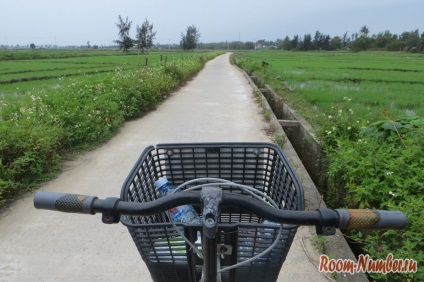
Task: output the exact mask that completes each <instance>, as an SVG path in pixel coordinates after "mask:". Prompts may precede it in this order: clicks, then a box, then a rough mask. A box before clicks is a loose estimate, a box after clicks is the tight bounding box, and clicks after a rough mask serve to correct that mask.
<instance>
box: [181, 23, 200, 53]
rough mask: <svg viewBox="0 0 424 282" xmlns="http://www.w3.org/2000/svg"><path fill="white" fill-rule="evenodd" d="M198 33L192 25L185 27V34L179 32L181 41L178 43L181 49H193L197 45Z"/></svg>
mask: <svg viewBox="0 0 424 282" xmlns="http://www.w3.org/2000/svg"><path fill="white" fill-rule="evenodd" d="M199 38H200V33H199V31H198V30H197V28H196V27H195V26H194V25H192V26H189V27H187V31H186V34H184V33H183V32H182V33H181V42H180V45H181V47H182V48H183V50H193V49H195V48H196V47H197V43H198V42H199Z"/></svg>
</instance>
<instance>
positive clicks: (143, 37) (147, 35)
mask: <svg viewBox="0 0 424 282" xmlns="http://www.w3.org/2000/svg"><path fill="white" fill-rule="evenodd" d="M155 36H156V31H153V24H150V23H149V21H148V20H147V19H146V20H145V21H144V23H143V24H142V25H141V27H140V26H138V25H137V48H138V49H139V50H140V49H141V50H142V51H143V52H144V51H145V50H146V51H147V52H148V51H149V49H150V48H151V47H152V46H153V39H155Z"/></svg>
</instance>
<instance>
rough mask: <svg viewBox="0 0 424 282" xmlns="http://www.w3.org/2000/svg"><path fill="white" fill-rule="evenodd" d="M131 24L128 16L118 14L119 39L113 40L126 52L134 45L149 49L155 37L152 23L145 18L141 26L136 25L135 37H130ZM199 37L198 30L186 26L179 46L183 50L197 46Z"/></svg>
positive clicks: (145, 49) (141, 48)
mask: <svg viewBox="0 0 424 282" xmlns="http://www.w3.org/2000/svg"><path fill="white" fill-rule="evenodd" d="M131 25H132V21H130V20H128V17H126V18H125V20H124V19H123V18H122V17H121V15H119V16H118V22H117V23H116V26H117V27H118V30H119V32H118V35H119V39H117V40H115V41H114V42H115V43H116V44H117V45H118V47H119V49H120V50H123V51H124V52H127V51H128V50H129V49H131V48H133V47H134V46H136V47H137V49H138V50H140V51H142V52H145V51H149V49H151V48H152V47H153V40H154V39H155V37H156V31H153V24H150V23H149V21H148V20H147V19H145V21H144V22H143V24H142V25H141V26H138V25H137V28H136V30H137V32H136V38H135V39H133V38H131V37H130V29H131ZM199 38H200V33H199V30H198V29H197V28H196V27H195V26H194V25H192V26H189V27H187V30H186V33H181V42H180V46H181V48H182V49H184V50H193V49H195V48H196V47H197V43H198V42H199Z"/></svg>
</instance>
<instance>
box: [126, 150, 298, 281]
mask: <svg viewBox="0 0 424 282" xmlns="http://www.w3.org/2000/svg"><path fill="white" fill-rule="evenodd" d="M163 176H166V177H167V178H168V180H169V182H170V183H173V184H174V185H181V184H182V183H185V182H187V181H189V180H193V179H197V178H205V177H209V178H210V177H213V178H222V179H226V180H230V181H232V182H235V183H238V184H244V185H248V186H250V187H253V188H255V189H258V190H261V191H262V192H264V193H266V194H267V195H268V196H269V197H270V198H272V199H273V200H274V201H275V202H276V203H277V204H278V206H279V208H280V209H286V210H304V205H303V188H302V186H301V184H300V181H299V179H298V177H297V176H296V174H295V172H294V170H293V168H292V167H291V166H290V164H289V163H288V161H287V159H286V158H285V156H284V154H283V152H282V150H281V149H280V148H279V147H278V146H275V145H274V144H269V143H195V144H161V145H157V146H156V148H155V147H153V146H150V147H148V148H146V149H145V150H144V152H143V153H142V154H141V156H140V158H139V159H138V161H137V163H136V164H135V166H134V167H133V169H132V170H131V172H130V173H129V175H128V177H127V179H126V181H125V183H124V185H123V187H122V191H121V200H123V201H130V202H147V201H154V200H156V199H157V198H158V193H157V192H156V190H155V187H154V182H155V181H156V180H157V179H158V178H159V177H163ZM222 186H224V185H222ZM187 188H188V187H187ZM223 188H224V187H223ZM224 191H227V190H224ZM230 191H231V192H232V193H245V192H242V191H240V190H237V189H233V190H230ZM195 208H196V210H197V212H199V215H201V213H200V212H201V211H200V210H199V209H198V207H195ZM121 222H122V223H123V224H124V225H126V226H127V227H128V230H129V232H130V234H131V236H132V238H133V240H134V242H135V244H136V246H137V248H138V250H139V252H140V254H141V257H142V258H143V260H144V262H145V263H146V265H147V267H148V269H149V271H150V273H151V275H152V279H153V280H154V281H184V282H185V281H193V282H194V281H199V280H200V278H201V270H202V260H201V259H199V258H198V257H197V256H196V254H194V253H193V252H192V251H190V247H189V246H188V245H187V244H186V243H185V242H184V241H183V240H182V238H181V237H180V236H179V235H178V233H177V231H176V230H175V229H174V228H173V227H172V225H171V224H170V223H169V220H168V218H167V216H166V215H165V213H162V214H158V215H153V216H122V217H121ZM262 222H263V219H262V218H260V217H258V216H256V215H255V214H253V213H249V212H246V211H242V210H240V209H237V208H234V207H233V208H223V209H222V211H221V216H220V219H219V228H218V235H217V236H219V237H218V238H219V240H220V242H221V243H223V244H225V245H230V246H232V252H231V254H229V255H225V256H224V258H223V259H221V262H220V263H221V266H226V265H233V264H236V263H237V262H241V261H244V260H247V259H248V258H250V257H252V256H254V255H256V254H258V253H260V252H262V251H263V250H265V249H266V248H268V247H269V246H270V245H271V244H272V243H273V241H274V239H275V237H276V236H277V235H278V231H279V225H274V224H268V225H264V224H262ZM177 225H178V228H181V230H183V231H184V234H185V235H186V237H187V238H189V239H190V240H193V242H194V241H195V240H196V232H197V231H200V230H201V226H200V225H199V226H195V225H188V224H181V223H179V224H177ZM296 231H297V226H285V228H283V231H282V234H281V236H280V238H279V243H278V244H277V245H276V247H275V248H274V249H273V250H272V251H271V252H269V253H268V254H266V255H265V256H264V257H261V258H260V259H258V260H256V261H253V262H251V263H250V264H248V265H247V266H241V267H238V268H235V269H234V270H230V271H225V272H223V273H222V281H235V280H237V281H243V282H248V281H276V280H277V277H278V274H279V272H280V269H281V266H282V264H283V262H284V260H285V258H286V256H287V253H288V251H289V248H290V246H291V243H292V241H293V238H294V236H295V234H296Z"/></svg>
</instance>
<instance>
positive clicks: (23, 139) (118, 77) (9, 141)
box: [0, 53, 218, 204]
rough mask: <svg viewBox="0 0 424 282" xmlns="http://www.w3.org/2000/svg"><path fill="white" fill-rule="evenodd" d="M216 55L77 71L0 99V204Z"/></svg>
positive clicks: (149, 105) (149, 107)
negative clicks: (98, 75)
mask: <svg viewBox="0 0 424 282" xmlns="http://www.w3.org/2000/svg"><path fill="white" fill-rule="evenodd" d="M216 55H218V53H204V54H202V58H200V59H197V58H196V56H193V57H190V58H184V59H182V60H180V61H176V62H171V63H167V64H165V65H159V66H155V67H150V68H140V69H136V70H130V71H126V70H123V69H118V70H117V71H116V72H115V73H114V74H113V75H106V76H104V77H103V78H102V79H93V78H92V77H90V76H81V77H78V78H75V79H73V80H72V81H71V82H70V83H69V85H67V86H66V87H64V88H62V89H60V90H59V92H57V93H54V94H49V95H47V94H45V93H44V92H43V91H42V90H34V91H33V93H28V94H27V95H23V96H22V97H19V98H18V99H16V98H15V97H14V100H4V101H0V164H1V166H0V204H2V203H4V202H5V201H6V200H8V199H10V198H12V197H13V196H14V195H19V194H22V193H24V192H26V191H28V190H29V189H30V188H33V187H34V186H36V185H37V183H39V182H40V181H41V180H44V179H46V178H48V177H49V176H50V175H51V173H52V172H53V171H55V169H56V168H57V167H58V164H59V162H60V160H61V159H62V157H61V156H63V155H64V154H66V153H67V152H72V151H74V150H80V149H86V148H91V147H92V146H94V145H96V144H99V143H100V142H103V141H105V140H107V139H109V138H110V137H111V136H113V135H114V134H115V133H116V132H117V130H118V128H119V127H120V126H121V125H122V123H123V121H124V120H126V119H130V118H134V117H138V116H140V115H142V114H144V113H146V112H148V111H150V110H152V109H153V108H154V107H155V106H156V105H158V104H159V103H160V102H161V101H163V99H164V98H166V95H168V93H170V92H171V91H172V90H174V89H175V88H176V87H177V86H178V85H180V84H181V83H183V82H184V81H186V80H187V79H189V78H190V77H191V76H192V75H193V74H194V73H196V72H197V71H199V70H200V69H201V68H202V67H203V64H204V62H205V60H206V58H207V59H211V58H213V57H214V56H216Z"/></svg>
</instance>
